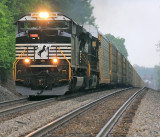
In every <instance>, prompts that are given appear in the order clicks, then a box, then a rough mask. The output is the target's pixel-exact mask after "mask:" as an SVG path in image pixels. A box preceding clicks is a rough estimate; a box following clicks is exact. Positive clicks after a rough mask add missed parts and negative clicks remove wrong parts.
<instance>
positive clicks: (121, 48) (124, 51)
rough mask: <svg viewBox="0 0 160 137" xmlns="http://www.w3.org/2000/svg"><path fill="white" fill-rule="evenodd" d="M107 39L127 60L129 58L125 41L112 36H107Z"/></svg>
mask: <svg viewBox="0 0 160 137" xmlns="http://www.w3.org/2000/svg"><path fill="white" fill-rule="evenodd" d="M105 37H106V38H108V39H109V40H110V41H111V43H112V44H113V45H114V46H115V47H116V48H117V49H118V50H119V51H120V52H121V53H122V54H123V55H124V56H125V57H126V58H127V57H128V52H127V49H126V47H125V44H124V43H125V39H124V38H120V37H117V38H116V37H114V36H113V35H111V34H105Z"/></svg>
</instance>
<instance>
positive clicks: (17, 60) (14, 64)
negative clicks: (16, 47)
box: [13, 47, 27, 81]
mask: <svg viewBox="0 0 160 137" xmlns="http://www.w3.org/2000/svg"><path fill="white" fill-rule="evenodd" d="M26 49H27V47H26V48H25V49H24V50H23V52H22V53H21V54H20V55H19V57H18V58H17V59H16V60H15V62H14V63H13V80H14V81H15V80H16V65H17V63H18V62H19V61H20V59H21V58H22V56H23V55H24V53H25V51H26Z"/></svg>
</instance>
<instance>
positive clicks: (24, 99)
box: [0, 97, 28, 108]
mask: <svg viewBox="0 0 160 137" xmlns="http://www.w3.org/2000/svg"><path fill="white" fill-rule="evenodd" d="M27 100H28V98H27V97H26V98H21V99H15V100H9V101H4V102H0V108H1V107H5V106H9V105H11V104H16V103H21V102H23V101H27Z"/></svg>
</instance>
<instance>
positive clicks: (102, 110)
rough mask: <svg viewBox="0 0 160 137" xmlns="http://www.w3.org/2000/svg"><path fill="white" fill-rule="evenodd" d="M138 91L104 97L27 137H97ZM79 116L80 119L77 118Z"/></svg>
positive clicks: (119, 92) (120, 92) (131, 90)
mask: <svg viewBox="0 0 160 137" xmlns="http://www.w3.org/2000/svg"><path fill="white" fill-rule="evenodd" d="M136 91H137V89H130V90H128V91H123V92H122V91H118V92H116V93H115V92H114V93H112V94H110V95H107V96H105V97H102V98H100V99H98V100H96V101H93V102H91V103H88V104H86V105H84V106H82V107H80V108H78V109H76V110H74V111H72V112H70V113H68V114H66V115H64V116H62V117H60V118H59V119H57V120H54V121H53V122H51V123H49V124H47V125H46V126H44V127H42V128H40V129H38V130H36V131H34V132H32V133H30V134H29V135H27V137H36V136H37V137H39V136H42V135H44V136H47V137H48V136H53V137H54V136H56V137H57V136H95V135H96V134H98V132H99V131H100V129H101V128H102V127H103V126H104V125H105V123H106V121H108V120H109V119H110V118H111V117H112V115H113V114H114V113H115V112H116V110H118V108H119V107H120V106H121V105H122V104H123V103H124V102H125V101H126V100H127V99H128V98H129V97H130V96H131V95H133V93H135V92H136ZM86 110H88V111H86ZM82 112H85V113H82ZM81 113H82V114H81ZM79 114H80V115H79ZM77 115H78V117H76V116H77ZM74 117H76V118H74ZM72 118H74V119H72ZM71 119H72V120H71ZM64 123H65V124H64ZM62 124H63V125H62ZM60 126H62V127H60ZM57 127H58V128H57ZM55 128H57V129H56V130H52V131H51V129H55ZM48 131H50V132H49V133H48V134H46V133H47V132H48Z"/></svg>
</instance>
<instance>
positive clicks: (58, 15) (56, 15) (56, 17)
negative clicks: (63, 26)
mask: <svg viewBox="0 0 160 137" xmlns="http://www.w3.org/2000/svg"><path fill="white" fill-rule="evenodd" d="M39 13H40V12H30V13H28V14H26V15H24V16H23V17H21V18H20V19H18V21H35V20H65V21H73V20H72V19H71V18H70V17H68V16H66V15H64V14H62V13H60V12H48V13H49V14H51V15H54V16H49V17H48V18H47V19H43V18H40V17H38V16H37V15H38V14H39ZM34 15H35V16H34Z"/></svg>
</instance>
